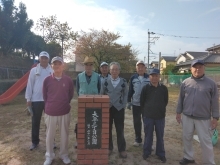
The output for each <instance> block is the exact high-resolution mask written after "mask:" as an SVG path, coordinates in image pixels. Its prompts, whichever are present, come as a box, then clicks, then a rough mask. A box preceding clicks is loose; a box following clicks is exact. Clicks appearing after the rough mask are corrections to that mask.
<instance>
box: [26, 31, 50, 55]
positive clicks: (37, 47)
mask: <svg viewBox="0 0 220 165" xmlns="http://www.w3.org/2000/svg"><path fill="white" fill-rule="evenodd" d="M45 48H46V43H45V41H44V39H43V38H42V37H41V36H39V35H36V34H34V33H33V32H29V34H28V41H27V42H26V44H25V46H24V49H25V51H26V52H27V54H28V57H29V58H30V55H32V56H33V58H35V56H36V55H37V56H38V55H39V53H40V52H41V51H42V50H45Z"/></svg>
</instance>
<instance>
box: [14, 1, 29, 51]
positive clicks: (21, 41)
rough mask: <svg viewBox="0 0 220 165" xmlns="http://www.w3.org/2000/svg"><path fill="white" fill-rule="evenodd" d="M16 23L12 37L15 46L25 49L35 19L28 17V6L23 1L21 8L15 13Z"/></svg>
mask: <svg viewBox="0 0 220 165" xmlns="http://www.w3.org/2000/svg"><path fill="white" fill-rule="evenodd" d="M14 24H15V26H14V31H13V37H12V41H13V42H14V47H15V48H22V49H24V47H25V44H26V43H27V42H28V40H29V36H30V32H31V27H32V26H33V21H32V20H29V19H28V15H27V12H26V6H25V5H24V4H23V3H20V4H19V9H18V11H16V13H15V22H14Z"/></svg>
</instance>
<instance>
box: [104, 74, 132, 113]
mask: <svg viewBox="0 0 220 165" xmlns="http://www.w3.org/2000/svg"><path fill="white" fill-rule="evenodd" d="M100 94H101V95H108V96H109V98H110V107H112V106H114V107H115V108H116V109H117V110H121V109H123V108H125V106H126V103H127V97H128V86H127V82H126V80H125V79H123V78H120V82H119V83H118V85H117V86H116V87H115V88H114V87H113V85H112V82H111V78H110V77H108V78H107V79H106V80H105V81H103V82H102V85H101V90H100Z"/></svg>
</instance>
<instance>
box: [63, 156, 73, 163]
mask: <svg viewBox="0 0 220 165" xmlns="http://www.w3.org/2000/svg"><path fill="white" fill-rule="evenodd" d="M62 160H63V163H64V164H70V163H71V161H70V159H69V157H68V156H66V157H64V158H62Z"/></svg>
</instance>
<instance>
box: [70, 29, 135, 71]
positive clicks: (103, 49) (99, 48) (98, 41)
mask: <svg viewBox="0 0 220 165" xmlns="http://www.w3.org/2000/svg"><path fill="white" fill-rule="evenodd" d="M80 34H81V35H80V37H79V38H78V41H77V44H76V47H75V51H74V54H75V56H76V62H81V61H83V59H84V58H85V56H92V57H94V58H95V69H96V70H98V68H99V66H100V64H101V62H102V61H106V62H108V63H110V62H112V61H117V62H119V63H120V65H121V67H122V72H133V71H134V69H135V63H136V61H137V59H136V56H137V53H138V51H136V50H132V49H131V48H132V45H131V44H130V43H129V44H128V45H120V44H118V43H116V41H117V39H119V38H120V37H121V36H120V34H119V33H113V32H109V31H106V30H100V31H99V30H94V29H90V31H89V32H85V31H81V33H80Z"/></svg>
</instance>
